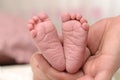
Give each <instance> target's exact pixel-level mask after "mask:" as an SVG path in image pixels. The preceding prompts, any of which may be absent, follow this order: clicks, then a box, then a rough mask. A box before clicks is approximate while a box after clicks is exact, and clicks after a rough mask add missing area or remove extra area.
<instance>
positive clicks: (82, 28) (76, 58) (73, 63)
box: [28, 13, 89, 73]
mask: <svg viewBox="0 0 120 80" xmlns="http://www.w3.org/2000/svg"><path fill="white" fill-rule="evenodd" d="M28 27H29V31H30V33H31V35H32V37H33V39H34V41H35V43H36V45H37V47H38V48H39V50H40V51H41V53H42V55H43V56H44V58H45V59H46V60H47V61H48V62H49V64H51V66H52V67H54V68H55V69H57V70H59V71H64V70H65V69H66V71H67V72H69V73H75V72H77V71H78V70H79V69H80V68H81V66H82V65H83V63H84V62H85V60H86V59H87V58H88V56H89V50H88V49H87V48H86V45H87V36H88V31H89V26H88V24H87V21H86V20H85V19H84V18H83V17H82V16H81V15H79V14H72V13H70V14H69V13H65V14H63V15H62V33H63V34H62V38H63V39H62V42H61V41H60V39H59V36H58V34H57V30H56V28H55V26H54V24H53V23H52V22H51V20H50V19H49V18H48V15H46V14H45V13H41V14H39V15H37V16H34V17H33V18H32V19H31V20H30V21H29V24H28Z"/></svg>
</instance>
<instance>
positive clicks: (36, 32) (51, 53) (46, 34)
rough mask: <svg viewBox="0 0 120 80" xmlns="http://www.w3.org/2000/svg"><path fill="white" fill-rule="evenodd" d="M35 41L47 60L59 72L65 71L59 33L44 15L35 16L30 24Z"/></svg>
mask: <svg viewBox="0 0 120 80" xmlns="http://www.w3.org/2000/svg"><path fill="white" fill-rule="evenodd" d="M28 27H29V31H30V33H31V35H32V36H33V39H34V41H35V43H36V45H37V47H38V48H39V49H40V51H41V52H42V53H43V54H42V55H43V56H44V57H45V59H46V60H47V61H48V62H49V63H50V64H51V65H52V66H53V67H54V68H55V69H57V70H59V71H64V70H65V57H64V54H63V48H62V45H61V43H60V40H59V38H58V34H57V31H56V29H55V27H54V25H53V23H52V22H51V21H50V19H49V18H48V16H47V15H46V14H44V13H41V14H39V15H38V16H34V17H33V18H32V19H31V20H30V21H29V24H28Z"/></svg>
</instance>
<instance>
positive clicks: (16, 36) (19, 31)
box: [0, 14, 36, 64]
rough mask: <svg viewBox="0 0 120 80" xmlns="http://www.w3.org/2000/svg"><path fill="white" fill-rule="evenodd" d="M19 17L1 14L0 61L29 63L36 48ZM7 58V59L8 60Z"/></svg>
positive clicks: (23, 21)
mask: <svg viewBox="0 0 120 80" xmlns="http://www.w3.org/2000/svg"><path fill="white" fill-rule="evenodd" d="M26 23H27V21H25V20H24V19H20V18H19V17H15V16H11V15H5V14H0V63H2V64H5V63H9V62H11V61H12V63H28V62H29V59H30V57H31V55H32V53H33V52H35V51H36V48H35V46H34V44H33V42H32V39H31V37H30V36H29V32H28V29H27V25H26ZM6 60H7V61H6Z"/></svg>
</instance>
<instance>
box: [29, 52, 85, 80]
mask: <svg viewBox="0 0 120 80" xmlns="http://www.w3.org/2000/svg"><path fill="white" fill-rule="evenodd" d="M31 67H32V70H33V77H34V80H76V79H77V78H79V77H81V76H83V73H82V71H79V72H77V73H75V74H69V73H66V72H59V71H57V70H56V69H54V68H53V67H52V66H50V65H49V64H48V62H47V61H46V60H45V58H44V57H43V56H42V55H41V54H39V53H37V54H33V56H32V58H31Z"/></svg>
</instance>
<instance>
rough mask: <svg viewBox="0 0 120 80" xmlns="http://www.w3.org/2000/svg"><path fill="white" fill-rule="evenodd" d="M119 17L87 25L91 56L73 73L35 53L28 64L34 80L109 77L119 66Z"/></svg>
mask: <svg viewBox="0 0 120 80" xmlns="http://www.w3.org/2000/svg"><path fill="white" fill-rule="evenodd" d="M119 21H120V17H119V16H118V17H114V18H108V19H104V20H101V21H99V22H97V23H95V24H93V25H92V26H91V27H90V31H89V35H88V48H89V49H90V51H91V54H92V56H91V57H89V59H88V60H87V62H86V63H85V64H84V66H83V69H82V70H81V71H79V72H78V73H76V74H69V73H65V72H58V71H56V70H54V69H53V68H52V67H51V66H50V65H49V64H48V63H47V62H46V61H45V59H44V58H43V57H42V56H41V55H40V54H37V55H36V54H34V55H33V57H32V59H31V65H32V69H33V73H34V80H111V78H112V76H113V74H114V73H115V71H116V70H117V69H118V68H119V67H120V62H119V59H120V54H119V52H120V49H119V48H120V41H119V40H120V36H119V33H120V28H119V26H120V23H119Z"/></svg>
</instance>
